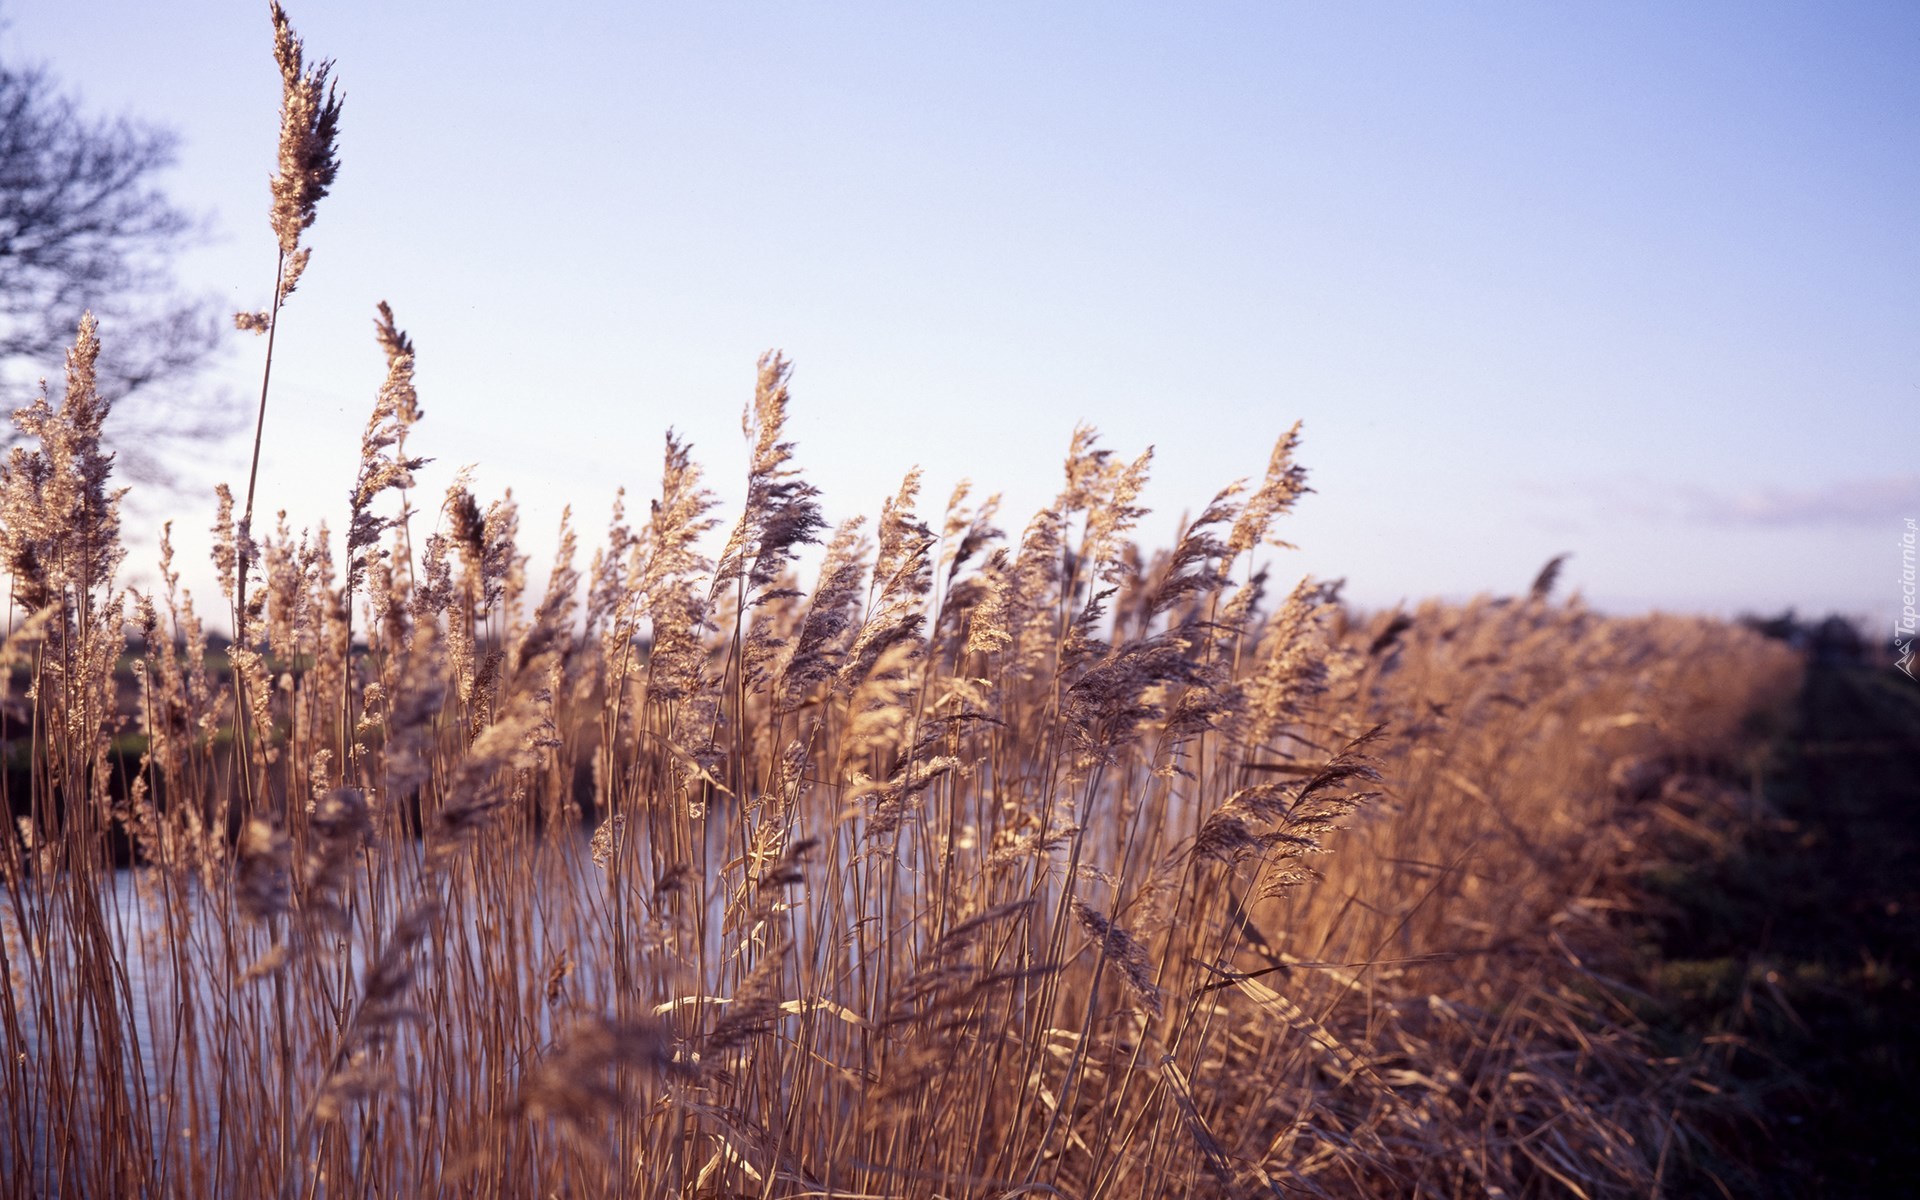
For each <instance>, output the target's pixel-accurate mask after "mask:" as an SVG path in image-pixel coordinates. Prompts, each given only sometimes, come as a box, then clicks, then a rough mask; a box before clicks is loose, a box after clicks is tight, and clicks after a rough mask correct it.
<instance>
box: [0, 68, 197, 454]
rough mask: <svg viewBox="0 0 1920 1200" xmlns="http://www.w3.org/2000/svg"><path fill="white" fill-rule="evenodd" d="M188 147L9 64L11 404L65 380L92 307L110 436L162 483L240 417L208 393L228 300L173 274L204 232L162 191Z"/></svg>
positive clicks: (1, 96) (1, 249)
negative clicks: (194, 289) (182, 285)
mask: <svg viewBox="0 0 1920 1200" xmlns="http://www.w3.org/2000/svg"><path fill="white" fill-rule="evenodd" d="M174 148H175V138H174V136H173V135H172V134H171V133H169V132H167V131H165V130H161V129H157V128H154V127H152V126H149V125H146V124H142V123H139V122H135V121H131V120H127V119H124V118H119V119H106V118H98V117H94V116H91V115H89V114H87V113H85V112H83V111H82V110H81V108H80V106H79V104H78V103H77V102H76V101H75V100H74V99H73V98H72V97H70V96H68V95H66V94H65V93H63V92H62V91H61V90H60V88H59V86H58V85H57V83H56V82H55V80H54V79H53V78H52V77H51V76H50V75H49V74H48V73H47V72H46V71H44V70H42V69H39V68H32V67H24V68H23V67H18V66H14V65H11V64H7V63H0V385H3V386H0V397H3V398H4V399H5V400H6V401H7V402H9V403H8V404H7V407H12V405H13V404H18V403H24V402H25V401H26V400H27V399H28V398H29V396H30V394H31V392H30V390H29V389H30V388H31V387H32V386H33V385H34V384H35V383H36V382H37V380H38V379H39V378H41V377H42V376H52V377H55V378H57V377H58V375H59V372H60V369H61V362H62V350H63V349H64V347H66V346H67V345H68V344H70V343H71V342H72V341H73V337H74V329H75V327H76V326H77V325H78V323H79V319H80V314H81V313H82V312H84V311H87V310H91V311H92V312H93V313H94V314H95V316H96V317H98V318H99V320H100V325H101V335H102V340H103V341H104V342H105V344H106V348H107V353H106V354H104V355H102V357H101V360H100V379H99V388H100V392H101V394H102V396H104V397H105V398H107V399H108V400H110V401H112V402H113V403H114V404H115V406H116V412H115V416H114V420H113V421H112V423H111V425H110V426H109V438H110V440H111V441H112V442H113V443H114V444H115V448H116V449H117V450H118V451H119V452H120V468H121V470H122V472H123V473H125V474H130V475H132V476H133V477H134V478H138V479H143V480H145V481H148V482H159V481H162V480H164V479H165V478H166V477H167V476H168V474H169V471H168V469H167V463H168V461H169V458H170V452H172V453H178V452H179V450H180V449H181V448H182V446H183V444H185V443H192V442H197V441H204V440H206V439H209V438H211V437H214V436H216V435H217V434H218V433H219V432H222V431H223V430H224V428H225V427H227V426H228V422H230V421H231V419H232V417H231V407H230V406H231V401H226V400H222V399H220V398H218V397H215V396H211V395H208V394H207V393H206V392H205V390H204V389H202V388H196V387H195V386H194V384H195V382H196V379H197V375H198V372H199V369H200V368H201V367H202V366H203V365H205V363H206V362H207V360H208V358H209V357H210V356H211V355H212V353H213V352H214V350H215V349H216V348H217V346H218V344H219V341H220V337H221V332H222V331H221V321H220V313H219V305H218V302H217V300H215V299H213V298H204V299H199V298H191V297H187V296H184V295H183V294H182V293H181V292H180V290H179V288H178V286H177V285H176V283H175V282H174V279H173V275H172V272H171V270H170V269H169V262H168V260H169V258H170V256H171V255H172V253H173V252H174V251H176V250H178V249H180V248H181V247H182V246H185V245H187V244H190V243H191V242H192V240H193V239H194V238H196V237H197V236H199V234H200V233H201V222H199V221H198V220H196V219H195V218H194V217H192V216H191V215H189V214H188V213H186V212H183V211H182V210H181V209H180V208H178V207H176V206H175V205H174V204H173V202H172V201H170V200H169V199H168V198H167V197H166V195H165V194H164V193H163V192H161V191H160V190H159V188H158V187H157V186H156V185H155V182H154V180H155V177H156V176H157V175H158V174H159V173H160V172H161V171H163V170H164V169H165V168H167V167H168V166H170V165H171V164H172V162H173V157H174ZM0 424H4V422H0Z"/></svg>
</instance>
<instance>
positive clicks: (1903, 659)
mask: <svg viewBox="0 0 1920 1200" xmlns="http://www.w3.org/2000/svg"><path fill="white" fill-rule="evenodd" d="M1916 532H1920V531H1917V530H1916V528H1915V522H1914V518H1912V517H1908V518H1907V529H1906V532H1905V533H1902V534H1901V535H1900V601H1901V604H1900V616H1899V617H1898V618H1897V619H1895V621H1894V623H1893V653H1894V655H1895V658H1894V660H1893V665H1894V666H1895V667H1896V668H1897V669H1899V670H1900V671H1901V672H1902V673H1903V674H1905V675H1906V677H1907V678H1908V679H1912V678H1913V677H1914V676H1913V638H1914V633H1915V632H1916V627H1920V613H1916V612H1915V611H1914V602H1915V601H1914V596H1915V586H1914V561H1913V560H1914V539H1915V535H1916Z"/></svg>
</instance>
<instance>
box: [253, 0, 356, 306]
mask: <svg viewBox="0 0 1920 1200" xmlns="http://www.w3.org/2000/svg"><path fill="white" fill-rule="evenodd" d="M272 12H273V58H274V61H275V62H276V63H278V64H279V66H280V81H281V93H280V169H279V172H278V173H277V174H276V175H275V176H274V177H273V185H272V186H273V206H272V209H271V211H270V218H271V223H272V225H273V232H274V235H275V236H276V237H278V238H279V239H280V249H281V251H282V252H283V253H285V254H287V255H289V256H293V255H294V254H295V253H296V252H297V251H298V250H299V247H300V235H301V234H302V233H304V232H305V231H306V230H307V229H308V228H309V227H310V226H312V224H313V216H314V206H315V205H317V204H319V202H320V198H321V197H322V196H325V195H326V194H327V189H328V188H330V187H332V186H333V180H334V176H335V175H336V174H337V173H338V172H339V169H340V164H339V162H338V161H337V160H336V159H335V157H334V140H335V138H337V137H338V135H339V132H340V97H339V96H338V94H337V92H336V89H335V88H334V86H333V84H332V83H331V82H330V81H329V79H328V76H330V75H331V74H332V73H333V63H332V61H331V60H328V61H324V62H321V63H319V64H317V65H315V66H313V67H308V66H307V65H306V62H305V54H304V48H303V47H302V46H301V43H300V38H299V36H298V35H297V34H295V33H294V32H293V26H292V24H291V23H290V22H289V21H288V20H287V14H286V10H285V9H283V8H281V7H280V4H279V0H274V3H273V5H272ZM304 265H305V259H304V258H302V259H300V261H299V263H298V265H297V266H295V268H294V269H293V270H292V271H290V272H289V273H288V274H289V275H290V276H292V277H294V278H297V277H298V274H299V267H303V266H304ZM292 290H293V289H292V287H291V286H290V285H286V284H283V285H282V288H281V295H282V298H284V297H285V294H286V293H287V292H290V291H292Z"/></svg>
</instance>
